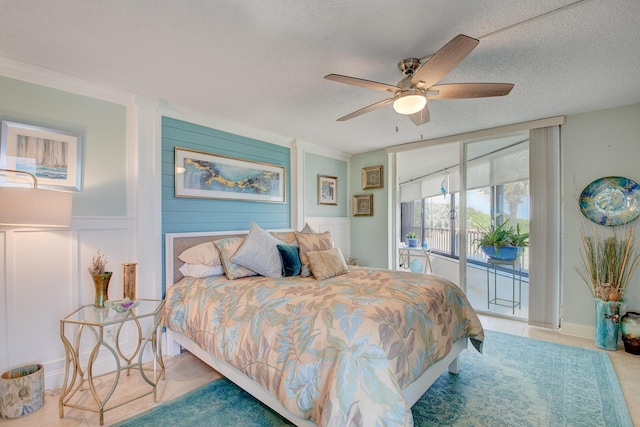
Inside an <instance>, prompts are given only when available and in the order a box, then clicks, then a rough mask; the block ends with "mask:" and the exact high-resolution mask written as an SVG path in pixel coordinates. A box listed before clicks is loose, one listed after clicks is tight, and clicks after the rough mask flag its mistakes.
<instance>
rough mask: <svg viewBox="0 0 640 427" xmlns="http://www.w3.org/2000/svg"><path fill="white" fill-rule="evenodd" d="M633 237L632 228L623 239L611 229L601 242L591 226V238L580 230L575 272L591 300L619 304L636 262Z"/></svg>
mask: <svg viewBox="0 0 640 427" xmlns="http://www.w3.org/2000/svg"><path fill="white" fill-rule="evenodd" d="M634 233H635V230H634V228H633V227H629V228H628V229H627V232H626V235H625V237H624V238H619V237H618V236H616V232H615V229H614V227H612V235H611V236H610V237H604V238H602V237H600V236H598V234H597V230H596V227H595V226H594V229H593V235H592V236H589V235H586V234H585V231H584V230H580V237H581V240H582V248H581V249H580V255H582V265H581V267H580V268H577V270H578V273H579V274H580V277H582V279H583V280H584V281H585V283H586V284H587V286H588V287H589V290H590V291H591V293H592V295H593V297H594V298H599V299H601V300H603V301H622V298H623V296H624V291H625V290H626V288H627V284H628V283H629V279H630V278H631V276H632V275H633V272H634V271H635V270H636V268H637V267H638V263H639V262H640V254H638V251H637V245H636V242H635V236H634Z"/></svg>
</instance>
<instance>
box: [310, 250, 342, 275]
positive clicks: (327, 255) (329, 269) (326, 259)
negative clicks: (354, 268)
mask: <svg viewBox="0 0 640 427" xmlns="http://www.w3.org/2000/svg"><path fill="white" fill-rule="evenodd" d="M307 256H308V257H309V264H310V266H311V271H312V272H313V277H315V278H316V279H317V280H324V279H328V278H330V277H333V276H339V275H341V274H347V273H348V272H349V267H347V263H346V262H345V261H344V256H342V251H341V250H340V248H333V249H329V250H327V251H317V252H307Z"/></svg>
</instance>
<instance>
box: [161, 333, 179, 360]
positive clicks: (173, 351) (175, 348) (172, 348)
mask: <svg viewBox="0 0 640 427" xmlns="http://www.w3.org/2000/svg"><path fill="white" fill-rule="evenodd" d="M165 335H166V339H167V346H166V347H165V348H166V349H167V352H168V353H169V357H173V356H177V355H179V354H180V352H181V351H182V346H181V345H180V344H178V343H177V342H175V341H174V340H173V334H172V333H171V330H170V329H169V328H167V331H166V334H165Z"/></svg>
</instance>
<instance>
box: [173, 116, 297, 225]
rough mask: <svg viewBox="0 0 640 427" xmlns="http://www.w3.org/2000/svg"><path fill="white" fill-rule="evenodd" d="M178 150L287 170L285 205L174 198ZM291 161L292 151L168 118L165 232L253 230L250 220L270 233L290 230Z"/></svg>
mask: <svg viewBox="0 0 640 427" xmlns="http://www.w3.org/2000/svg"><path fill="white" fill-rule="evenodd" d="M175 147H180V148H188V149H192V150H197V151H202V152H206V153H212V154H220V155H223V156H227V157H234V158H239V159H244V160H253V161H258V162H263V163H269V164H273V165H278V166H284V167H285V168H286V183H285V187H286V199H285V200H286V202H285V203H264V202H248V201H237V200H217V199H191V198H177V197H175V195H174V184H175V182H174V160H175V154H174V149H175ZM290 162H291V160H290V149H289V148H287V147H282V146H279V145H275V144H270V143H267V142H264V141H258V140H255V139H251V138H245V137H242V136H239V135H234V134H231V133H227V132H223V131H220V130H217V129H212V128H208V127H205V126H200V125H196V124H193V123H189V122H185V121H181V120H177V119H173V118H169V117H163V118H162V229H163V233H176V232H195V231H229V230H248V229H249V226H250V224H251V221H255V222H256V223H258V224H259V225H260V226H261V227H263V228H267V229H278V228H290V227H291V214H290V212H291V202H290V199H291V177H290V171H291V168H290Z"/></svg>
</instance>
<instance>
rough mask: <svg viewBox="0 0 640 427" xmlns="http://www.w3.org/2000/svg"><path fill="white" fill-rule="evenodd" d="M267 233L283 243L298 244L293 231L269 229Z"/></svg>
mask: <svg viewBox="0 0 640 427" xmlns="http://www.w3.org/2000/svg"><path fill="white" fill-rule="evenodd" d="M269 233H271V235H272V236H273V237H275V238H276V239H278V240H280V241H282V242H283V243H286V244H287V245H296V246H298V241H297V240H296V232H295V231H270V232H269Z"/></svg>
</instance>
